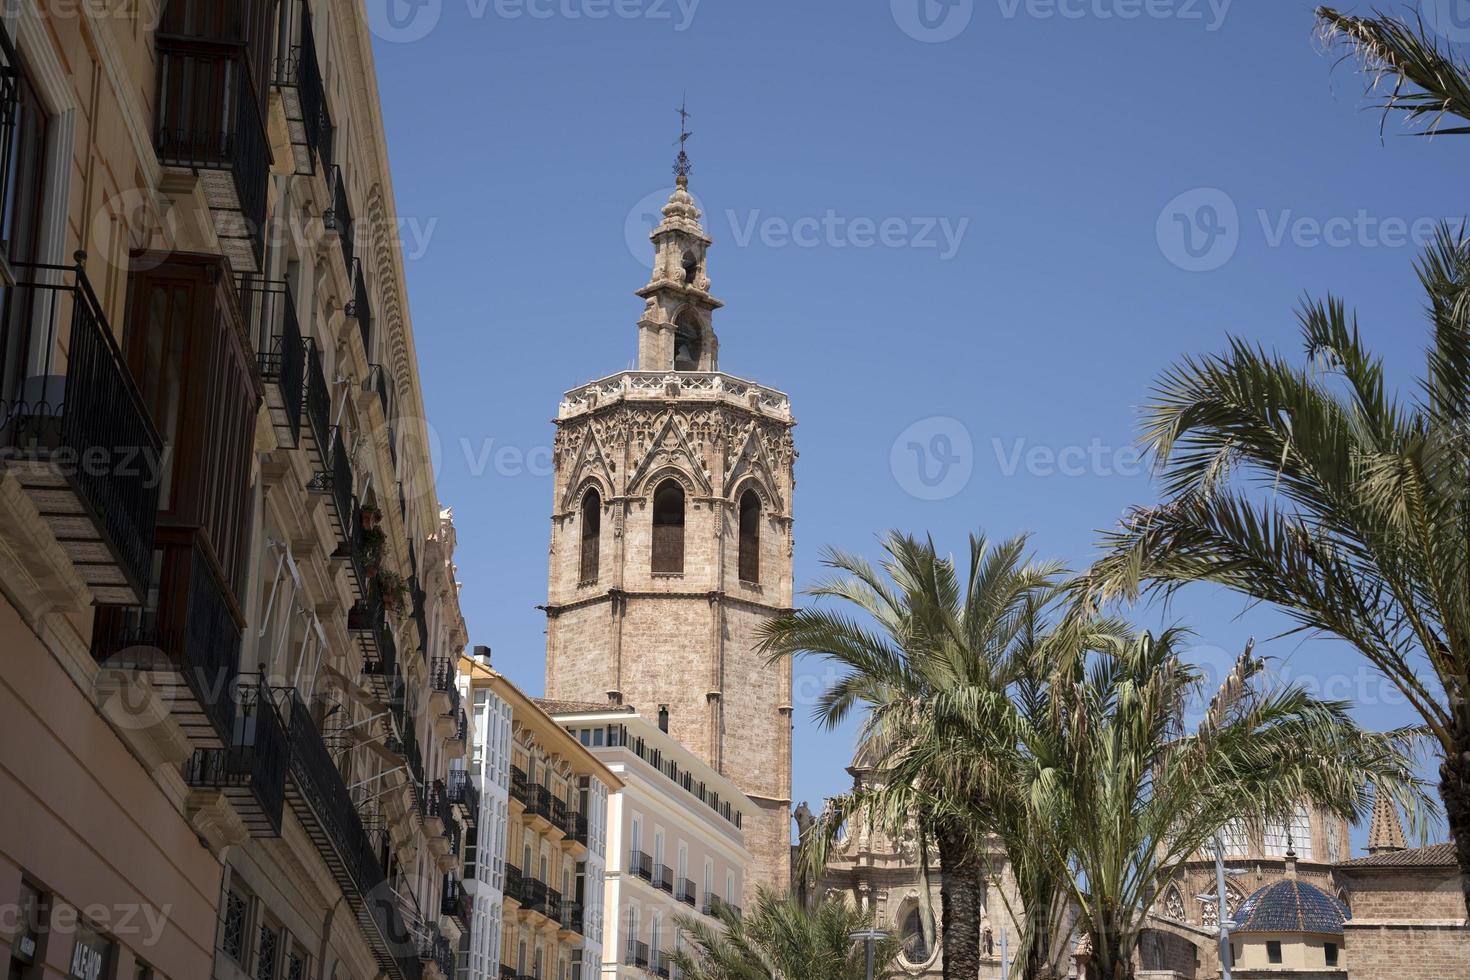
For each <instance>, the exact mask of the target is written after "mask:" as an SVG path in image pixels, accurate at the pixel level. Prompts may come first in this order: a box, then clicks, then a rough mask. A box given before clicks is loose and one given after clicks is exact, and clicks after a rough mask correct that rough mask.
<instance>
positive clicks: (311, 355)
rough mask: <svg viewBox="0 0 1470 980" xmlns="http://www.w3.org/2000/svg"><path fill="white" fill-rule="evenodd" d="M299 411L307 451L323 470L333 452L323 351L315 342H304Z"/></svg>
mask: <svg viewBox="0 0 1470 980" xmlns="http://www.w3.org/2000/svg"><path fill="white" fill-rule="evenodd" d="M304 387H305V392H304V394H303V401H302V406H301V407H302V411H303V412H304V414H305V415H306V427H305V429H304V430H303V432H304V433H305V434H306V435H307V436H308V437H309V439H310V448H311V450H312V452H313V453H314V455H315V457H316V463H317V465H318V466H319V467H321V469H322V470H326V468H327V465H328V460H329V459H330V456H329V454H330V452H331V450H332V441H331V440H332V424H331V415H332V394H331V391H330V389H328V388H327V377H326V374H325V373H324V372H323V370H322V352H321V351H320V350H318V349H317V346H316V342H315V341H313V340H307V341H306V378H305V381H304Z"/></svg>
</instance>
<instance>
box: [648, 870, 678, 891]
mask: <svg viewBox="0 0 1470 980" xmlns="http://www.w3.org/2000/svg"><path fill="white" fill-rule="evenodd" d="M653 884H654V887H656V888H662V889H663V890H664V891H666V892H668V893H669V894H670V895H672V894H673V893H674V869H673V868H670V867H669V866H668V865H667V864H660V865H659V866H658V867H656V868H654V869H653Z"/></svg>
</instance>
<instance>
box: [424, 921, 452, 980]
mask: <svg viewBox="0 0 1470 980" xmlns="http://www.w3.org/2000/svg"><path fill="white" fill-rule="evenodd" d="M418 947H419V960H420V961H422V962H423V964H424V965H425V966H428V965H429V964H433V965H434V966H436V967H437V968H438V969H439V973H440V975H441V976H444V977H453V976H455V972H454V959H455V952H454V947H453V946H452V945H450V943H449V940H448V939H447V938H446V937H445V936H444V934H443V933H441V932H440V931H439V927H438V926H436V925H434V924H432V923H424V925H423V932H422V934H421V935H420V937H419V944H418Z"/></svg>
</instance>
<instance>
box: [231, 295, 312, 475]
mask: <svg viewBox="0 0 1470 980" xmlns="http://www.w3.org/2000/svg"><path fill="white" fill-rule="evenodd" d="M238 289H239V293H240V305H241V307H243V309H244V313H245V324H246V328H247V329H248V330H249V332H250V337H251V339H252V341H253V342H254V344H255V350H256V352H257V353H256V358H257V360H258V361H259V362H260V376H261V378H263V379H264V380H265V381H266V382H267V396H266V397H267V402H268V404H269V407H270V413H271V424H272V425H273V426H274V427H275V429H276V431H277V432H278V433H280V435H281V436H282V437H283V438H284V439H285V441H286V444H287V445H288V446H291V447H292V448H294V447H296V446H299V445H300V444H301V409H302V406H303V404H304V403H305V400H306V342H305V341H304V340H303V339H302V337H301V323H300V321H299V320H298V319H297V318H296V304H295V303H294V302H293V301H292V299H291V286H290V283H287V282H285V281H278V280H270V279H249V278H242V279H241V280H240V282H239V283H238Z"/></svg>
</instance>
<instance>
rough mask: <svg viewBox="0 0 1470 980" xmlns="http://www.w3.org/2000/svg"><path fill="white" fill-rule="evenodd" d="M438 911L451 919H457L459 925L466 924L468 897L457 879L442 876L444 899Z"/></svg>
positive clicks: (467, 919) (468, 913)
mask: <svg viewBox="0 0 1470 980" xmlns="http://www.w3.org/2000/svg"><path fill="white" fill-rule="evenodd" d="M440 911H441V912H442V914H444V915H447V916H448V917H449V918H451V919H458V920H459V921H460V922H461V923H468V921H469V915H470V897H469V895H468V894H467V893H466V892H465V890H464V885H463V884H462V883H461V882H460V881H459V879H458V878H454V877H452V876H450V875H445V876H444V898H443V901H442V903H441V904H440Z"/></svg>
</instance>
